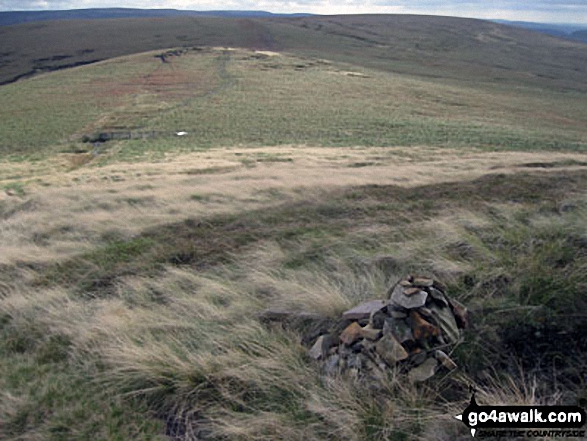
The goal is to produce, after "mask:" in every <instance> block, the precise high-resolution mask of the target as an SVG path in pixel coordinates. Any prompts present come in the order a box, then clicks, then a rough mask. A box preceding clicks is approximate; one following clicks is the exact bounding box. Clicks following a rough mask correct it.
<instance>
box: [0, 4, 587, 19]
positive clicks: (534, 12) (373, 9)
mask: <svg viewBox="0 0 587 441" xmlns="http://www.w3.org/2000/svg"><path fill="white" fill-rule="evenodd" d="M106 7H127V8H165V9H193V10H220V9H248V10H251V9H254V10H264V11H270V12H288V13H289V12H311V13H315V14H353V13H401V14H432V15H453V16H459V17H476V18H500V19H506V20H523V21H538V22H551V23H587V0H223V1H214V0H169V1H164V0H76V1H73V0H0V10H1V11H17V10H47V9H81V8H106Z"/></svg>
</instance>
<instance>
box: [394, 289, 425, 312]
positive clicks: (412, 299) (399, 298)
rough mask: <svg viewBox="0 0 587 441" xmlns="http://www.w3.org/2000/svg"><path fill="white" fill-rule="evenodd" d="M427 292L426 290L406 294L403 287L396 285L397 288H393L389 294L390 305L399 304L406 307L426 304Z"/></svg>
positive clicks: (412, 307) (419, 306)
mask: <svg viewBox="0 0 587 441" xmlns="http://www.w3.org/2000/svg"><path fill="white" fill-rule="evenodd" d="M427 298H428V293H427V292H426V291H418V292H417V293H415V294H413V295H411V296H406V295H405V294H404V293H403V288H402V287H400V286H399V285H398V289H394V290H393V293H392V294H391V299H390V303H391V306H392V307H393V306H401V307H402V308H406V309H414V308H421V307H422V306H424V305H425V304H426V299H427Z"/></svg>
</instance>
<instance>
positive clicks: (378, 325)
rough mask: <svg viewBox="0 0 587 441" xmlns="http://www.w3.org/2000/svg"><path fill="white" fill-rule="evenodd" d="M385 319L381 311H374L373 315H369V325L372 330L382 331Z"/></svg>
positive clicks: (385, 316) (385, 315)
mask: <svg viewBox="0 0 587 441" xmlns="http://www.w3.org/2000/svg"><path fill="white" fill-rule="evenodd" d="M386 318H387V314H385V313H384V312H383V310H379V311H376V312H375V313H373V314H371V317H370V318H369V325H370V326H371V327H372V328H373V329H382V328H383V323H384V322H385V319H386Z"/></svg>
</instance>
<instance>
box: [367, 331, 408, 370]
mask: <svg viewBox="0 0 587 441" xmlns="http://www.w3.org/2000/svg"><path fill="white" fill-rule="evenodd" d="M375 350H376V351H377V353H378V354H379V356H380V357H381V358H382V359H383V360H384V361H385V362H386V363H387V364H388V365H390V366H395V365H396V364H397V362H399V361H402V360H405V359H406V358H408V353H407V352H406V350H405V349H404V348H403V346H402V345H401V343H400V342H399V341H397V340H396V339H395V337H394V336H393V335H389V334H387V335H384V336H383V337H381V339H380V340H379V341H378V342H377V345H376V346H375Z"/></svg>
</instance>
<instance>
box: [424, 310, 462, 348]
mask: <svg viewBox="0 0 587 441" xmlns="http://www.w3.org/2000/svg"><path fill="white" fill-rule="evenodd" d="M430 312H431V313H432V319H433V321H434V322H435V323H436V325H437V326H438V327H439V328H440V330H441V331H442V335H443V336H444V340H445V341H446V342H448V343H451V344H452V343H457V342H458V341H459V339H460V336H461V333H460V331H459V327H458V326H457V322H456V320H455V316H454V315H453V313H452V311H451V309H450V308H449V307H442V306H437V305H432V306H431V308H430Z"/></svg>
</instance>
